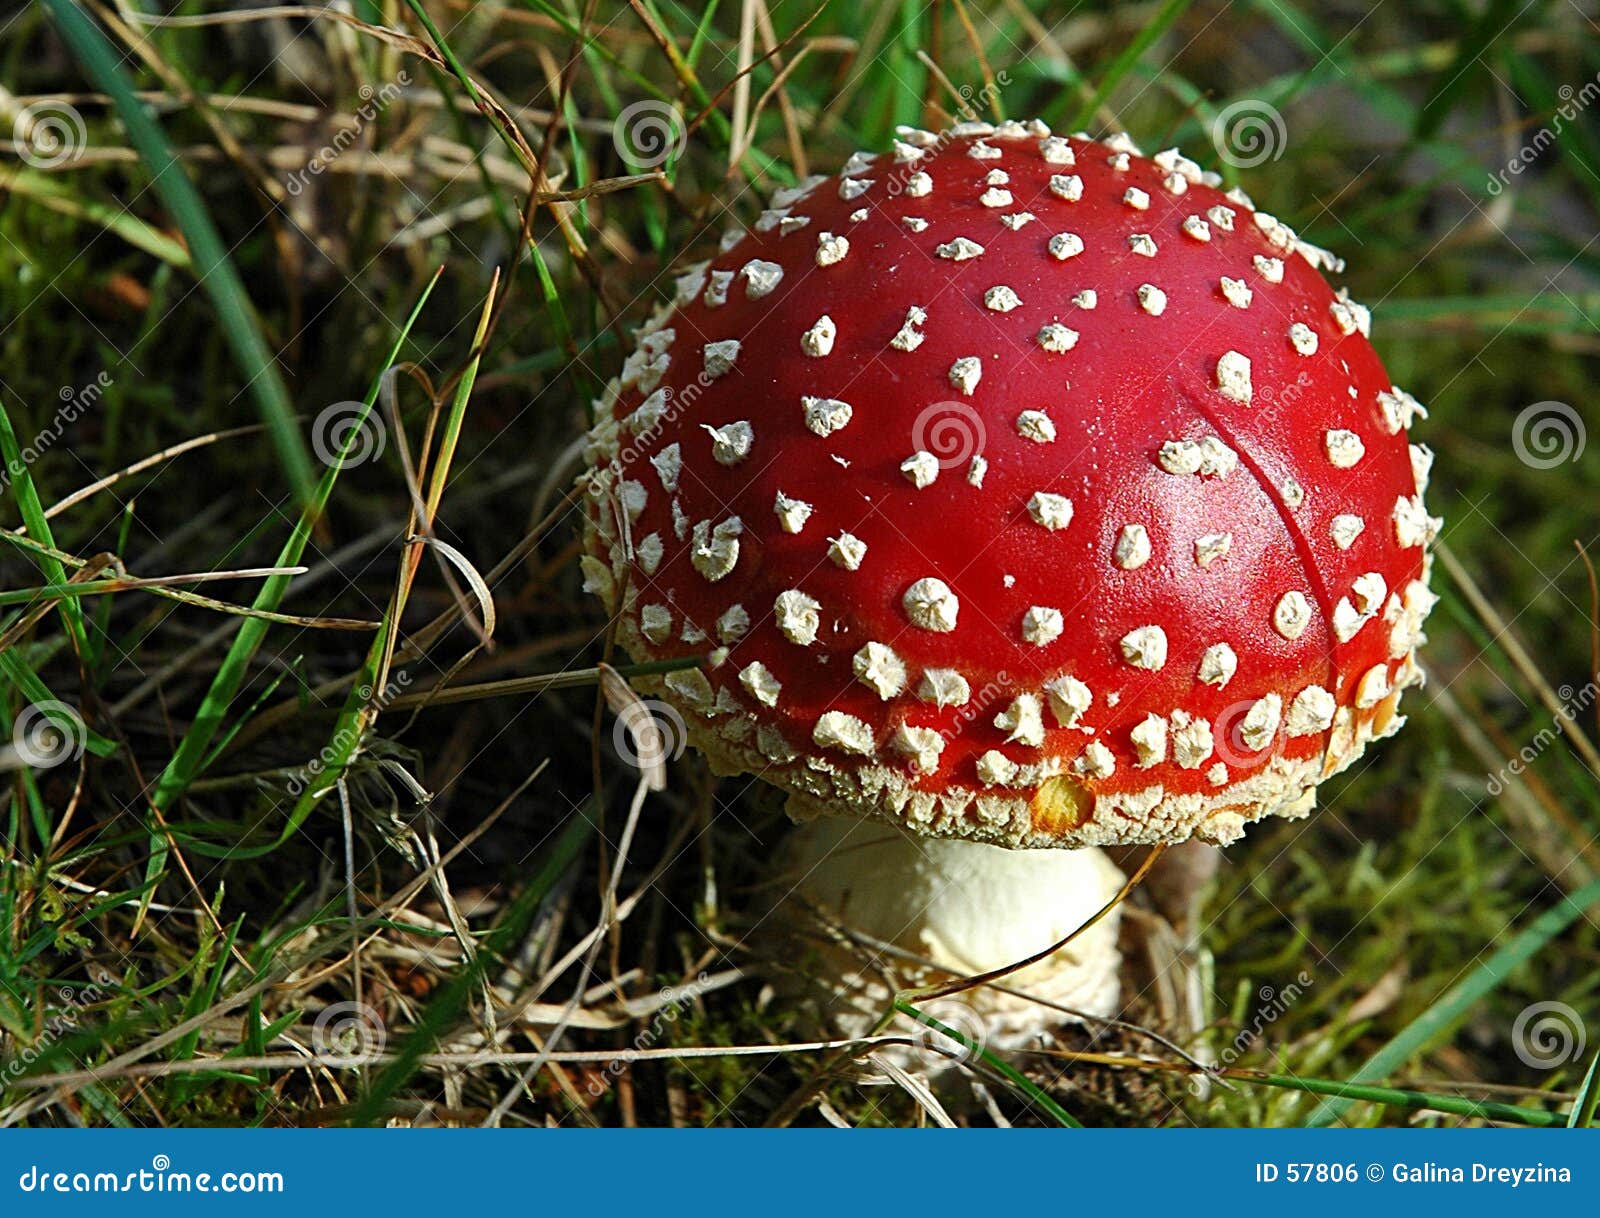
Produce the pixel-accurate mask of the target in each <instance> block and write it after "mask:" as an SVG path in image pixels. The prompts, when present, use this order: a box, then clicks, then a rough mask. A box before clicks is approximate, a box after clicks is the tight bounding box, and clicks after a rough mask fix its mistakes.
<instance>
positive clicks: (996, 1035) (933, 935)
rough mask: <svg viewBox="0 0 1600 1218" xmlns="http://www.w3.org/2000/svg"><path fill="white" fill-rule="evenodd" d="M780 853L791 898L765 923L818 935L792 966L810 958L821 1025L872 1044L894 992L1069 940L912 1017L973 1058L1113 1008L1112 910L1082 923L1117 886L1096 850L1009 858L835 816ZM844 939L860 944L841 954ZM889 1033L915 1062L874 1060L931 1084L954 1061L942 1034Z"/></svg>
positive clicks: (806, 828)
mask: <svg viewBox="0 0 1600 1218" xmlns="http://www.w3.org/2000/svg"><path fill="white" fill-rule="evenodd" d="M784 853H785V861H786V864H787V866H786V867H785V868H784V876H785V879H786V880H787V881H789V882H790V883H792V887H790V888H789V889H788V890H787V892H786V894H785V896H784V898H783V901H782V902H781V903H780V905H779V909H780V910H781V911H782V916H781V917H780V918H775V919H773V921H774V922H779V923H781V928H782V932H783V933H785V934H789V933H791V932H792V931H793V930H794V929H795V928H796V927H798V926H805V925H806V924H807V923H815V924H816V927H815V932H814V933H812V934H811V935H809V936H808V937H807V938H805V939H802V940H801V944H800V951H799V952H798V953H793V955H804V954H806V953H812V952H814V953H815V961H816V964H817V965H819V966H820V971H821V972H822V974H823V975H825V976H826V977H827V979H828V982H829V984H828V986H827V987H826V991H825V994H824V998H825V1001H826V1002H827V1010H826V1016H827V1019H828V1022H829V1023H831V1024H832V1025H833V1027H834V1028H835V1030H836V1031H838V1032H839V1033H840V1034H842V1035H844V1036H847V1037H862V1036H866V1035H868V1034H869V1033H871V1032H873V1031H874V1030H875V1029H876V1028H877V1026H878V1023H879V1020H880V1019H881V1017H882V1015H883V1012H884V1011H885V1010H887V1009H888V1007H889V1004H890V1002H891V1001H892V1000H893V999H894V997H895V995H896V992H897V991H898V990H900V989H903V988H906V987H909V986H916V985H923V984H926V983H930V982H940V981H945V980H947V975H949V974H953V975H955V976H957V977H969V976H976V975H978V974H980V973H988V972H992V971H995V970H998V969H1003V968H1005V967H1006V966H1007V965H1011V964H1015V963H1016V962H1017V961H1020V960H1027V959H1029V958H1030V957H1032V956H1035V955H1037V954H1038V953H1039V952H1041V951H1042V950H1044V949H1045V948H1047V947H1049V946H1050V945H1051V944H1054V943H1058V942H1060V941H1062V940H1063V939H1066V938H1067V937H1068V936H1069V935H1070V936H1071V941H1070V942H1068V943H1067V945H1066V946H1065V947H1064V948H1062V949H1061V950H1059V951H1056V952H1054V953H1052V954H1051V955H1049V956H1048V957H1046V958H1045V959H1043V960H1040V961H1038V962H1037V963H1035V964H1030V965H1028V967H1026V968H1022V969H1018V970H1017V971H1016V972H1013V973H1010V974H1008V975H1007V976H1006V977H1005V978H1004V985H1005V986H1006V990H999V989H994V988H991V987H988V986H985V987H982V988H976V989H971V990H967V991H964V992H962V993H959V994H957V995H954V996H952V997H950V998H947V999H944V1000H934V1001H932V1002H928V1003H919V1009H922V1010H923V1011H925V1012H926V1013H927V1014H930V1015H933V1016H934V1017H936V1018H937V1019H939V1020H940V1022H942V1023H944V1024H946V1025H947V1026H953V1027H954V1028H955V1029H956V1030H957V1031H959V1032H961V1033H962V1034H963V1035H964V1036H966V1037H967V1038H968V1040H970V1041H972V1042H973V1043H975V1044H977V1045H979V1046H982V1047H986V1048H991V1049H1021V1048H1027V1047H1030V1046H1031V1045H1033V1044H1035V1043H1037V1042H1038V1041H1039V1040H1040V1039H1041V1038H1042V1036H1043V1035H1044V1033H1046V1032H1047V1031H1049V1030H1050V1029H1052V1028H1054V1027H1056V1026H1058V1025H1060V1024H1061V1023H1063V1022H1066V1021H1068V1020H1071V1019H1073V1018H1074V1017H1077V1016H1084V1017H1088V1018H1090V1019H1093V1018H1097V1017H1100V1018H1103V1017H1106V1016H1110V1015H1112V1014H1113V1013H1115V1012H1116V1010H1117V1008H1118V1001H1119V999H1120V997H1121V986H1120V978H1119V970H1118V965H1119V964H1120V962H1121V956H1120V954H1119V953H1118V951H1117V932H1118V926H1119V923H1120V920H1121V912H1122V911H1121V908H1120V906H1115V905H1113V906H1112V907H1111V909H1109V910H1108V911H1107V913H1106V915H1105V916H1104V917H1103V918H1101V919H1100V920H1099V921H1096V922H1094V923H1092V924H1091V925H1087V926H1086V925H1085V924H1086V923H1089V921H1090V919H1091V918H1093V917H1094V915H1095V914H1097V913H1099V912H1100V910H1101V908H1102V907H1103V906H1105V905H1107V904H1108V903H1110V902H1111V901H1112V899H1113V898H1114V897H1115V896H1116V895H1117V893H1118V892H1119V891H1120V890H1121V888H1122V885H1123V875H1122V872H1121V871H1119V870H1118V869H1117V866H1116V864H1114V863H1113V862H1112V861H1111V860H1110V859H1109V858H1107V857H1106V855H1105V852H1104V851H1103V850H1097V849H1093V848H1090V849H1085V850H1006V849H1004V848H1003V847H1000V846H989V845H984V844H981V843H974V842H963V841H956V840H952V839H948V838H944V839H941V838H929V839H919V838H914V837H910V836H908V835H907V834H905V833H904V832H902V831H901V830H900V829H899V828H898V827H896V826H893V825H884V824H882V823H869V824H863V823H861V822H859V821H852V820H846V819H844V818H842V817H837V816H829V817H821V818H819V819H816V820H812V821H808V822H807V823H806V824H804V825H801V826H800V828H799V829H798V830H797V831H796V832H795V833H794V834H793V835H792V836H791V837H790V839H789V841H788V843H787V846H786V849H785V852H784ZM838 931H844V932H847V935H848V936H853V937H855V938H856V939H857V940H858V942H857V943H856V944H848V943H845V944H841V945H837V946H836V945H835V942H834V940H833V939H832V938H830V935H832V934H834V933H836V932H838ZM1074 932H1077V933H1074ZM886 948H887V949H888V950H885V949H886ZM863 949H864V950H863ZM893 949H899V950H898V951H895V950H893ZM923 960H926V961H929V962H930V963H932V964H933V965H934V966H935V969H932V970H930V969H928V968H926V967H925V966H923V965H922V964H921V963H920V962H921V961H923ZM864 961H865V962H864ZM1007 991H1013V992H1007ZM1023 994H1026V995H1027V996H1026V997H1023ZM895 1030H896V1031H909V1032H910V1033H911V1035H912V1038H913V1048H912V1051H911V1052H907V1051H906V1050H905V1049H904V1048H903V1047H901V1046H884V1047H880V1048H878V1049H875V1050H874V1051H873V1052H874V1055H879V1054H881V1055H883V1057H885V1058H887V1059H888V1060H889V1061H890V1062H892V1063H894V1064H895V1065H898V1066H900V1067H901V1068H902V1069H919V1070H920V1071H921V1072H923V1073H926V1074H933V1073H936V1072H937V1071H938V1069H940V1068H941V1067H943V1066H947V1065H949V1064H951V1062H952V1060H956V1059H955V1058H952V1056H951V1054H952V1052H953V1051H955V1050H956V1049H957V1046H956V1045H955V1044H954V1043H952V1042H951V1041H949V1040H948V1039H947V1038H945V1037H943V1036H931V1037H930V1036H929V1035H928V1034H927V1030H926V1029H925V1028H911V1027H903V1028H896V1029H895ZM924 1042H927V1043H926V1048H927V1049H931V1050H933V1052H924V1051H922V1046H923V1043H924Z"/></svg>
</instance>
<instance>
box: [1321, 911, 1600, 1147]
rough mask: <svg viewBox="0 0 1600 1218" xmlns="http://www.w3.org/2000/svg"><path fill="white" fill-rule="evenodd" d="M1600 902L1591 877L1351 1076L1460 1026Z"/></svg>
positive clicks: (1345, 1104)
mask: <svg viewBox="0 0 1600 1218" xmlns="http://www.w3.org/2000/svg"><path fill="white" fill-rule="evenodd" d="M1596 904H1600V880H1591V881H1590V882H1589V883H1587V884H1585V885H1584V886H1583V887H1582V888H1579V889H1578V890H1577V891H1575V892H1572V893H1568V894H1567V895H1566V896H1564V897H1563V898H1562V899H1561V900H1560V901H1559V902H1558V903H1557V904H1556V905H1554V906H1552V907H1551V908H1550V909H1547V910H1545V911H1544V913H1542V914H1540V915H1539V916H1538V917H1537V918H1535V919H1534V920H1533V921H1532V922H1531V923H1529V924H1528V925H1527V926H1526V927H1524V928H1523V929H1522V930H1520V931H1518V932H1517V933H1516V934H1515V935H1513V936H1512V938H1511V941H1510V942H1509V943H1507V944H1506V945H1505V946H1504V947H1502V948H1500V949H1499V950H1498V951H1497V952H1495V953H1494V955H1492V956H1490V957H1489V958H1488V959H1487V960H1485V961H1484V962H1483V963H1482V964H1480V965H1478V967H1477V968H1475V969H1473V970H1472V972H1471V973H1469V974H1468V975H1467V976H1466V977H1465V978H1464V979H1463V980H1461V981H1459V982H1457V983H1456V984H1455V985H1454V986H1452V987H1451V988H1450V989H1449V990H1447V991H1445V993H1444V994H1442V995H1441V996H1440V997H1439V999H1438V1000H1437V1001H1435V1002H1434V1003H1433V1005H1432V1006H1430V1007H1429V1008H1428V1009H1427V1010H1426V1011H1424V1012H1423V1013H1422V1014H1421V1015H1418V1016H1417V1017H1416V1018H1415V1019H1413V1020H1412V1021H1411V1022H1410V1023H1408V1024H1407V1025H1406V1026H1405V1027H1404V1028H1402V1029H1401V1030H1400V1032H1399V1034H1398V1035H1397V1036H1395V1038H1394V1039H1393V1040H1391V1041H1390V1042H1389V1043H1388V1044H1386V1045H1384V1046H1383V1048H1381V1049H1379V1050H1378V1051H1377V1052H1376V1053H1374V1054H1373V1055H1372V1056H1371V1057H1369V1058H1367V1060H1366V1061H1365V1062H1363V1063H1362V1064H1361V1066H1360V1068H1359V1069H1357V1070H1356V1072H1355V1073H1354V1074H1353V1075H1351V1076H1350V1079H1349V1081H1350V1082H1352V1083H1369V1082H1373V1081H1374V1080H1376V1079H1381V1078H1384V1077H1386V1076H1388V1075H1390V1074H1393V1073H1394V1072H1395V1071H1396V1070H1398V1069H1400V1067H1401V1066H1403V1065H1404V1064H1405V1063H1406V1062H1407V1061H1409V1060H1410V1059H1411V1058H1412V1057H1414V1056H1415V1055H1416V1054H1418V1053H1420V1052H1422V1051H1423V1050H1424V1049H1426V1048H1427V1047H1428V1046H1429V1045H1432V1044H1434V1043H1435V1042H1436V1041H1437V1040H1438V1039H1439V1038H1440V1037H1441V1036H1443V1035H1444V1034H1445V1033H1447V1032H1448V1031H1449V1030H1450V1029H1451V1028H1452V1027H1454V1026H1455V1024H1456V1023H1457V1021H1458V1020H1460V1019H1461V1018H1462V1017H1463V1016H1465V1015H1466V1013H1467V1012H1468V1011H1469V1010H1471V1009H1472V1007H1473V1005H1474V1004H1475V1003H1477V1001H1478V1000H1479V999H1480V998H1482V997H1483V996H1484V995H1486V994H1488V993H1490V992H1491V991H1493V990H1494V989H1495V988H1496V987H1498V986H1499V985H1500V983H1501V982H1502V981H1504V980H1505V979H1506V976H1507V975H1508V974H1509V973H1510V972H1511V970H1512V969H1514V968H1516V967H1517V966H1518V965H1519V964H1522V963H1524V962H1525V961H1527V960H1529V959H1530V958H1532V957H1533V955H1534V954H1535V953H1537V952H1538V951H1539V949H1540V948H1542V947H1543V946H1544V945H1545V944H1546V943H1548V942H1549V941H1550V940H1551V939H1553V938H1555V936H1556V935H1559V934H1560V933H1561V932H1562V931H1564V930H1565V929H1566V928H1567V927H1569V926H1571V925H1572V923H1574V922H1575V921H1577V920H1578V917H1579V916H1580V915H1581V914H1582V913H1583V912H1584V911H1585V910H1586V909H1588V908H1590V907H1591V906H1593V905H1596ZM1351 1102H1352V1101H1350V1100H1346V1099H1336V1100H1333V1101H1332V1102H1330V1103H1326V1104H1322V1105H1321V1106H1319V1107H1318V1109H1317V1111H1316V1112H1314V1113H1313V1114H1312V1116H1311V1119H1310V1120H1309V1121H1308V1122H1306V1123H1307V1125H1309V1126H1313V1127H1315V1126H1322V1125H1328V1124H1331V1123H1332V1122H1334V1121H1336V1120H1338V1119H1339V1116H1340V1114H1341V1113H1343V1112H1345V1111H1346V1110H1347V1109H1348V1108H1349V1107H1350V1104H1351Z"/></svg>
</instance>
